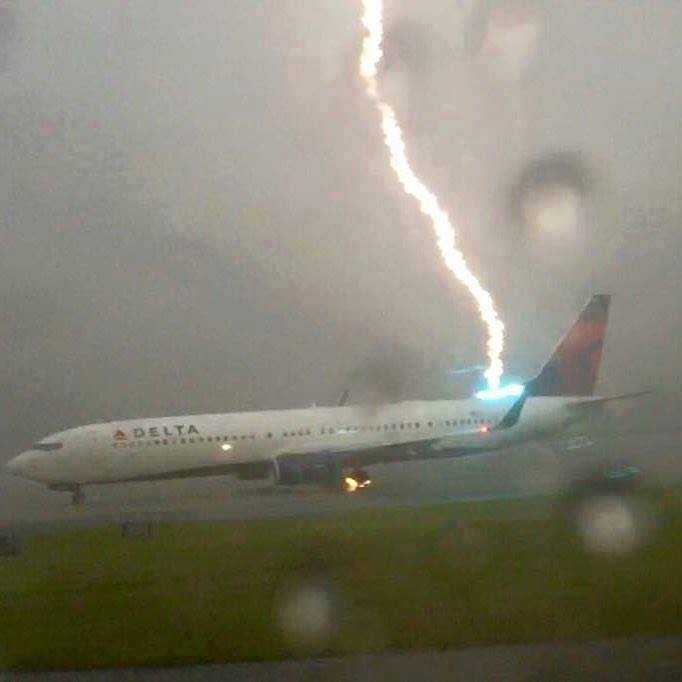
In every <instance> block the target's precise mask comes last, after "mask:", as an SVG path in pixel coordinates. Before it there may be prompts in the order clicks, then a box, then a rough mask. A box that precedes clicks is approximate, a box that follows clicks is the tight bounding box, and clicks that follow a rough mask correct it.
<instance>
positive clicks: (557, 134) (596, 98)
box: [0, 0, 682, 488]
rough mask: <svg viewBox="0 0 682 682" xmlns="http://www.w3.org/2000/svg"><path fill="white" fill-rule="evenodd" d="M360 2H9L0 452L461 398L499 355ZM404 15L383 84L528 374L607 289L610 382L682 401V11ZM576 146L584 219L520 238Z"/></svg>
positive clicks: (3, 44) (391, 17)
mask: <svg viewBox="0 0 682 682" xmlns="http://www.w3.org/2000/svg"><path fill="white" fill-rule="evenodd" d="M502 5H504V7H506V9H503V10H500V7H501V6H502ZM360 9H361V8H360V4H359V2H358V3H353V2H349V3H344V2H332V1H331V0H276V1H275V0H263V1H261V2H258V3H253V2H235V1H231V2H230V1H228V2H226V1H225V0H221V1H220V2H219V1H218V0H202V1H201V2H193V3H187V2H184V1H181V0H163V1H161V0H149V1H147V2H144V3H136V2H129V1H124V0H121V1H120V2H110V1H109V2H107V1H106V0H72V1H71V2H68V3H45V2H41V1H40V0H21V2H18V1H16V2H12V1H11V0H5V1H4V2H2V3H0V106H1V107H2V116H1V117H0V153H1V154H2V158H3V160H4V163H2V165H0V198H1V201H2V212H1V213H0V239H1V242H0V244H1V246H2V248H1V249H0V313H1V315H2V321H3V324H2V331H3V333H2V334H1V335H0V349H1V354H2V363H0V437H1V439H2V443H3V449H2V454H0V462H2V461H6V460H8V459H9V458H10V457H11V456H13V455H14V454H16V453H17V452H18V451H19V450H20V449H22V448H23V447H25V446H27V445H28V444H30V442H31V441H33V440H34V439H36V438H38V437H42V436H44V435H45V434H47V433H49V432H50V431H54V430H57V429H60V428H66V427H69V426H73V425H76V424H79V423H84V422H89V421H93V420H96V419H100V418H110V417H120V418H124V417H135V416H151V415H163V414H174V413H175V414H178V413H180V414H182V413H185V414H186V413H201V412H223V411H233V410H248V409H261V408H286V407H296V406H306V405H309V404H311V403H313V402H316V403H318V404H324V403H332V402H334V401H335V399H336V398H337V396H338V394H339V393H340V392H341V390H342V389H343V388H345V387H347V386H350V387H351V400H353V399H356V400H359V399H362V397H363V395H371V396H372V398H373V399H376V398H377V393H379V394H382V391H383V395H385V397H386V399H391V400H395V399H403V398H445V397H465V396H467V395H469V394H470V392H471V390H472V389H473V388H474V385H475V383H476V381H480V378H478V377H476V376H475V375H473V376H471V375H453V374H450V373H448V370H449V369H453V368H461V367H469V366H474V365H480V364H482V363H483V362H484V360H485V356H484V341H485V338H484V329H483V327H482V324H481V322H480V320H479V318H478V316H477V313H476V311H475V308H474V306H473V303H472V301H471V299H470V298H469V296H468V295H467V293H466V291H465V290H464V289H463V288H462V287H460V286H459V285H457V284H456V283H453V282H452V281H451V280H450V278H449V275H448V273H447V271H446V270H445V268H444V267H443V265H442V263H441V261H440V259H439V256H438V254H437V252H436V249H435V246H434V243H433V240H432V236H431V230H430V227H429V225H428V223H427V222H426V220H425V218H424V217H423V216H422V215H421V214H420V213H419V211H418V208H417V207H416V205H415V204H414V202H413V201H412V200H411V199H409V198H407V197H405V196H404V195H403V194H402V192H401V190H400V188H399V186H398V184H397V182H396V180H395V177H394V176H393V173H392V171H391V169H390V167H389V165H388V161H387V156H386V151H385V149H384V147H383V144H382V140H381V137H380V133H379V128H378V120H377V117H376V113H375V111H374V110H373V108H372V107H371V105H370V103H369V102H368V101H367V98H366V97H365V95H364V92H363V89H362V85H361V83H360V81H359V79H358V77H357V75H356V65H357V59H358V55H359V49H360V41H361V38H362V32H361V25H360V21H359V17H360ZM387 12H388V16H387V25H388V27H389V29H390V30H389V32H388V37H387V54H388V55H390V60H388V61H387V63H386V67H385V69H384V71H383V72H382V74H381V83H382V88H383V89H384V92H385V95H386V97H387V98H389V99H390V100H391V101H392V102H393V103H394V104H395V106H396V109H397V112H398V116H399V118H400V120H401V122H403V124H404V127H405V134H406V141H407V144H408V150H409V152H410V156H411V158H412V159H413V161H414V165H415V167H416V169H417V171H418V172H419V174H420V175H421V176H422V177H423V178H424V179H425V180H426V181H427V183H428V184H429V185H430V186H432V187H433V188H434V190H435V191H436V193H437V194H438V195H439V197H440V198H441V199H442V202H443V204H444V206H445V207H446V208H447V209H448V211H449V212H450V214H451V216H452V218H453V221H454V223H455V225H456V226H457V229H458V235H459V240H460V241H459V243H460V244H461V246H462V248H463V250H464V252H465V253H466V255H467V257H468V258H469V260H470V262H471V264H472V268H473V269H474V271H475V272H476V273H477V274H478V275H479V276H480V278H481V280H482V281H483V282H484V283H485V285H486V286H487V287H489V288H490V290H491V292H492V294H493V297H494V299H495V301H496V302H497V306H498V310H499V312H500V315H501V317H502V319H503V320H504V322H505V323H506V325H507V345H506V350H505V355H504V358H505V365H506V368H507V372H508V374H509V375H511V376H513V377H517V378H527V377H529V376H530V375H532V373H533V372H534V371H535V370H537V368H538V366H539V364H540V363H541V362H542V361H543V360H544V358H545V357H546V356H547V355H548V353H549V352H550V350H551V348H552V346H553V343H554V342H555V340H556V339H557V337H558V336H559V335H560V334H561V333H562V331H563V330H564V329H565V328H566V327H567V326H568V325H569V324H570V322H571V320H572V318H573V317H574V315H575V314H576V313H577V312H578V310H579V309H580V307H581V305H582V303H583V302H584V300H585V299H586V298H587V297H588V296H589V295H590V294H591V293H593V292H607V293H611V294H613V297H614V298H613V306H612V317H611V325H610V330H609V336H608V339H607V345H606V349H605V356H604V365H603V368H602V375H601V381H600V386H599V388H600V391H601V392H603V393H605V394H608V393H613V392H620V391H629V390H636V389H638V388H640V387H642V386H652V385H658V386H661V387H663V388H665V389H667V390H670V391H675V390H676V389H677V388H678V385H679V376H680V366H681V361H680V354H679V351H678V339H679V338H680V336H681V335H682V316H681V315H680V314H679V310H680V307H679V306H680V304H679V301H680V281H679V274H678V273H679V272H680V269H681V266H682V248H681V247H682V233H681V231H680V229H679V221H680V214H681V213H682V197H681V194H680V186H681V185H682V183H681V180H682V177H681V175H682V171H681V170H680V169H681V168H682V164H681V163H680V161H681V160H682V148H681V147H680V145H679V144H678V128H679V120H680V117H681V116H682V87H680V85H682V84H681V83H680V80H681V72H680V69H679V68H678V66H677V65H678V63H679V58H680V56H682V44H681V43H680V41H679V35H680V32H681V31H682V6H680V5H679V3H676V2H672V1H667V0H658V1H657V2H654V3H646V5H645V4H644V3H641V2H637V1H635V0H627V1H626V0H621V2H618V3H613V2H607V1H606V0H591V1H590V2H587V1H583V0H571V1H570V2H569V1H568V0H555V2H552V3H541V2H539V1H538V2H522V1H521V0H518V1H516V0H515V1H514V2H507V3H496V2H492V1H491V2H486V3H483V2H482V1H479V2H462V3H453V2H445V1H444V0H419V2H417V0H401V1H400V2H399V1H398V0H392V1H391V2H388V3H387ZM517 24H518V25H519V26H521V27H522V30H521V29H520V30H519V31H517V32H516V33H515V32H514V31H511V32H510V33H509V35H507V34H506V33H505V30H506V29H507V28H509V27H512V28H513V27H514V26H515V25H517ZM523 27H525V28H523ZM528 27H530V29H528ZM557 154H560V155H561V154H564V155H566V154H568V155H570V157H571V158H573V159H577V160H578V161H577V163H578V165H579V169H578V172H579V175H580V173H583V175H580V177H585V178H589V183H586V184H584V185H581V184H580V183H578V184H577V191H579V194H580V197H579V199H580V200H579V206H578V208H577V209H576V210H575V212H574V213H575V216H574V217H575V220H573V221H571V220H569V224H568V229H561V230H553V229H551V225H552V223H551V220H550V223H549V229H547V223H543V222H542V220H540V219H538V220H539V223H538V224H535V223H532V221H531V224H528V225H526V224H523V223H524V217H523V216H524V215H525V214H524V213H523V211H514V210H512V209H511V208H510V207H511V206H512V205H513V201H512V198H513V195H514V191H515V188H518V186H519V182H520V181H521V179H523V178H524V177H528V173H529V171H528V169H529V168H531V169H532V168H535V167H537V165H538V163H539V164H540V165H541V167H542V163H543V160H546V159H548V158H549V159H550V161H549V163H550V164H551V159H553V158H556V155H557ZM524 173H525V175H524ZM531 175H532V172H531ZM569 175H570V174H569ZM567 182H568V184H569V185H570V184H571V183H570V181H567ZM538 210H539V209H538ZM571 210H572V209H571ZM569 212H570V211H569ZM533 215H538V214H537V211H536V213H533ZM571 215H573V213H571ZM377 368H378V369H377ZM387 375H388V376H389V378H388V379H387V378H386V376H387ZM377 376H379V377H380V380H377V381H375V378H376V377H377ZM377 384H378V385H379V386H380V390H379V391H377V390H376V385H377ZM661 404H663V405H664V407H663V408H661V407H660V405H661ZM670 404H672V405H674V407H672V408H671V407H669V405H670ZM658 405H659V407H657V408H656V409H651V408H650V413H651V414H655V413H656V412H657V411H659V410H661V409H663V410H667V411H668V415H667V416H668V418H669V421H675V420H676V419H677V415H678V413H679V403H678V402H673V403H667V402H665V401H664V402H663V403H661V402H659V403H658ZM666 405H668V407H666ZM651 424H652V425H653V424H654V422H651ZM645 425H646V424H645ZM11 485H14V484H10V483H9V482H8V481H6V482H3V486H5V487H7V488H9V487H10V486H11ZM16 485H17V486H18V485H20V484H19V483H18V482H17V483H16Z"/></svg>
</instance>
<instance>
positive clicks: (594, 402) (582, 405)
mask: <svg viewBox="0 0 682 682" xmlns="http://www.w3.org/2000/svg"><path fill="white" fill-rule="evenodd" d="M655 392H656V391H655V389H653V388H649V389H647V390H644V391H635V392H634V393H621V395H613V396H609V397H607V398H592V399H590V400H581V401H580V402H576V403H570V404H569V405H567V407H568V408H569V409H572V410H590V409H592V408H597V407H600V406H601V405H604V404H605V403H614V402H617V401H619V400H632V399H633V398H640V397H641V396H643V395H651V394H652V393H655Z"/></svg>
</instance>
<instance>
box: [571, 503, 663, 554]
mask: <svg viewBox="0 0 682 682" xmlns="http://www.w3.org/2000/svg"><path fill="white" fill-rule="evenodd" d="M577 528H578V534H579V535H580V537H581V539H582V541H583V544H584V546H585V549H587V550H588V551H589V552H593V553H595V554H609V555H612V556H624V555H627V554H631V553H632V552H634V551H635V550H637V549H639V548H640V547H641V546H642V545H643V544H644V542H645V541H646V539H647V537H648V536H649V535H650V533H651V531H652V521H651V516H650V514H648V513H647V510H646V509H645V508H644V507H643V506H642V505H641V504H636V503H635V501H634V500H632V499H629V498H626V497H624V496H622V495H602V496H596V497H591V498H588V499H587V500H585V501H584V502H583V503H582V504H581V505H580V507H579V509H578V515H577Z"/></svg>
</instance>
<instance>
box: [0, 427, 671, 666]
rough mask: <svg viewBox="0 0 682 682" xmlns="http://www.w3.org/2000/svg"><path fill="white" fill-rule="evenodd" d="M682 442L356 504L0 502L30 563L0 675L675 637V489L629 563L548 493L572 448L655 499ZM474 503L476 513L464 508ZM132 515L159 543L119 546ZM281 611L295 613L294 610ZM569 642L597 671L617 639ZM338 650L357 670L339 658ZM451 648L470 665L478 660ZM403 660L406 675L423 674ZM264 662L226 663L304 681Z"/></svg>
mask: <svg viewBox="0 0 682 682" xmlns="http://www.w3.org/2000/svg"><path fill="white" fill-rule="evenodd" d="M679 444H680V440H679V435H678V434H675V435H670V434H666V435H660V437H658V438H653V437H652V436H651V435H650V434H649V435H647V436H646V437H645V438H639V439H638V438H637V437H635V436H629V437H628V438H627V440H623V441H621V442H618V441H615V440H614V439H609V440H608V442H607V441H602V442H601V443H600V442H597V443H596V445H595V446H594V447H592V449H591V450H590V448H587V451H584V450H580V451H579V452H578V451H576V452H573V451H571V450H565V451H564V452H563V453H560V454H559V455H550V454H549V453H548V452H546V451H543V450H533V451H518V452H508V453H500V454H499V455H494V456H493V455H491V456H486V457H479V458H475V459H470V460H461V461H453V462H449V463H446V462H443V463H437V464H416V463H415V464H406V465H400V466H397V467H385V468H381V467H378V468H377V469H376V473H377V476H376V482H377V485H376V487H375V489H373V490H371V489H370V490H368V491H366V493H368V494H361V495H354V496H350V497H349V496H335V495H330V494H323V493H320V492H317V491H314V490H310V489H274V490H272V489H266V488H263V486H262V485H259V484H250V485H247V486H244V485H243V484H237V483H235V482H234V481H231V480H230V479H204V480H199V481H179V482H176V483H170V484H169V483H164V484H151V485H142V484H140V485H136V486H120V487H102V488H93V489H91V490H89V491H88V493H89V497H88V502H87V503H86V505H85V506H84V507H81V508H73V507H72V506H70V505H69V503H68V498H67V497H66V496H64V495H60V494H58V493H47V492H45V491H43V490H40V489H31V491H30V493H29V494H28V495H25V494H24V495H23V496H22V498H21V499H24V500H26V502H25V503H23V505H18V506H14V507H13V506H11V505H8V504H7V498H5V500H4V506H3V507H2V508H1V511H2V516H1V517H0V518H1V519H2V525H3V527H4V528H5V529H14V530H16V531H17V532H18V533H19V535H20V537H21V539H22V542H23V552H22V554H21V555H20V556H19V557H15V558H8V559H4V560H2V562H1V563H0V584H1V585H2V586H3V589H2V594H1V595H0V600H1V602H2V604H1V608H0V621H1V622H0V633H4V634H2V641H0V660H1V661H2V666H0V667H5V668H8V669H14V670H19V669H24V670H25V669H33V670H36V669H38V670H46V669H53V670H54V669H65V668H72V667H78V668H91V667H96V668H102V667H105V668H106V667H111V666H131V665H133V666H134V665H138V666H165V665H168V664H176V665H177V664H189V663H196V662H207V661H208V662H226V661H240V662H244V661H259V660H260V661H265V660H281V659H290V658H292V657H294V658H306V660H309V659H308V657H310V656H320V655H322V656H324V657H325V660H326V661H327V662H322V663H317V664H312V663H311V664H309V668H306V669H312V670H313V671H314V670H318V671H320V670H324V669H327V670H330V668H329V666H330V665H331V666H334V665H335V666H336V667H335V668H334V670H337V671H343V670H350V668H347V667H344V666H346V665H348V666H352V665H353V664H352V661H353V660H355V661H356V662H357V661H362V660H364V661H365V662H367V661H370V662H371V661H374V665H377V666H379V669H381V666H387V668H385V669H387V670H388V669H391V667H392V666H393V667H395V666H396V665H397V666H399V667H400V666H401V665H402V664H400V663H396V662H395V661H396V660H398V661H399V660H402V659H401V658H400V656H403V654H395V655H394V654H386V655H385V656H384V654H381V655H379V657H378V658H377V657H373V655H374V654H377V652H386V651H389V652H391V651H395V650H420V651H424V650H432V649H437V650H443V649H449V648H451V647H455V648H460V647H467V648H469V647H474V648H473V649H472V651H478V652H487V651H490V652H491V653H490V657H488V656H487V655H486V654H484V653H483V654H480V655H481V661H488V664H489V665H492V664H491V663H490V661H495V660H498V662H499V661H501V660H508V661H512V662H513V661H514V660H519V659H518V656H521V658H524V655H520V654H518V652H519V649H517V648H515V647H512V648H509V647H507V645H509V644H521V643H528V642H534V643H541V642H547V641H553V642H556V641H566V640H569V641H570V640H580V641H582V642H585V641H586V640H599V639H602V638H610V637H623V636H628V637H629V636H638V637H640V638H641V637H642V636H645V637H647V638H649V637H653V636H656V637H660V636H661V635H666V634H672V635H679V633H680V632H682V617H681V616H680V614H682V577H681V576H682V563H681V562H682V555H681V554H680V552H679V538H680V537H681V536H682V497H680V495H679V493H677V492H675V493H671V492H667V493H665V494H664V495H660V496H659V495H658V494H655V499H656V500H658V501H659V502H661V504H663V505H664V507H665V514H664V515H663V516H662V517H661V518H663V519H664V523H662V524H661V526H660V528H659V529H658V530H657V532H656V534H655V539H654V540H653V541H652V542H651V543H649V544H648V545H647V546H646V547H645V548H644V549H643V550H642V551H640V552H637V553H636V555H635V556H630V557H608V556H607V557H604V556H601V557H595V556H591V555H588V554H586V553H585V552H584V550H583V549H582V547H581V545H580V542H579V541H578V540H577V539H576V537H575V536H574V535H573V534H572V533H571V532H570V531H569V530H567V529H566V528H565V527H563V526H561V525H557V521H556V515H555V513H554V511H555V509H556V507H555V505H554V503H553V501H552V499H553V498H552V497H551V495H552V494H553V493H556V492H557V490H559V489H560V485H561V480H562V479H563V478H564V477H565V473H566V469H567V467H566V461H567V460H566V459H565V458H566V457H567V456H568V457H571V460H570V462H571V469H572V470H573V471H579V470H582V469H590V468H593V467H598V466H601V464H602V463H603V462H605V461H616V460H619V461H627V462H629V463H634V464H637V466H639V467H640V468H642V470H643V471H644V472H645V474H649V475H648V480H649V481H650V483H651V485H652V486H653V487H654V488H660V486H661V485H663V484H666V485H668V486H670V485H671V484H677V483H678V482H679V481H680V452H681V451H682V450H681V449H680V447H679ZM562 458H564V459H562ZM27 485H28V486H30V485H31V484H27ZM678 489H679V488H678ZM472 498H476V499H478V500H479V501H477V502H472V501H469V502H465V501H463V500H465V499H469V500H471V499H472ZM131 518H134V519H137V520H151V521H153V522H154V525H153V528H152V534H151V537H148V538H147V537H130V538H123V537H121V527H120V521H121V520H122V519H131ZM43 531H51V532H43ZM297 595H298V596H297ZM299 598H300V599H301V600H302V604H299V605H298V606H297V605H296V599H299ZM291 600H293V602H292V601H291ZM320 600H322V606H320ZM325 604H326V606H325ZM310 609H312V612H311V611H310ZM288 611H289V612H291V613H293V614H294V616H291V613H290V616H286V615H284V616H283V615H282V614H286V613H287V612H288ZM321 612H322V613H323V614H326V615H325V616H324V618H323V617H322V615H320V614H321ZM291 617H293V620H294V622H295V621H296V620H300V619H302V620H303V622H304V623H306V622H307V623H308V625H310V624H311V623H312V625H313V626H315V624H316V623H317V624H318V625H319V623H320V619H322V621H324V619H325V618H326V619H327V621H328V622H327V625H325V626H324V627H323V630H325V628H327V629H326V630H325V634H324V636H323V637H321V638H318V637H317V636H316V635H314V634H313V636H311V635H310V633H307V634H306V632H305V629H304V631H303V634H302V635H301V631H300V630H299V631H298V634H296V627H295V626H294V634H293V635H292V633H291V632H287V628H286V627H285V626H284V625H283V623H285V622H286V621H287V618H289V620H291ZM639 641H640V644H638V645H636V646H639V647H640V648H642V647H643V648H644V649H645V650H646V651H645V653H644V654H642V655H643V656H644V659H646V657H647V656H649V659H650V660H651V661H652V665H654V662H655V660H658V663H660V664H661V665H663V667H665V665H668V664H670V665H671V666H674V665H676V666H677V667H676V668H675V669H676V670H677V671H679V670H680V668H681V666H682V663H680V662H679V661H677V662H676V663H674V662H672V659H671V658H670V656H669V655H668V654H665V655H664V653H662V654H661V657H659V658H656V657H655V656H654V655H653V654H652V653H651V652H652V651H659V650H660V651H661V652H669V651H672V650H673V647H672V645H671V644H670V642H671V640H670V639H669V638H663V639H657V640H656V642H657V643H652V640H650V639H645V640H641V639H640V640H639ZM642 641H643V642H644V644H641V642H642ZM481 645H485V647H486V648H481ZM491 645H494V646H495V648H493V649H488V648H487V647H488V646H491ZM499 645H504V647H503V648H502V649H500V648H499ZM556 646H559V649H560V650H561V645H556ZM566 646H568V647H569V649H568V650H569V651H573V654H574V655H575V656H577V659H576V660H578V661H583V662H584V664H585V665H586V666H587V667H588V668H589V667H590V666H593V667H594V665H596V662H595V660H593V659H594V655H596V656H597V659H600V660H602V663H604V662H605V661H606V660H607V659H609V655H608V653H605V652H608V651H609V647H610V646H611V645H610V644H608V645H607V644H605V645H603V647H602V648H599V646H602V645H599V646H598V647H597V649H594V647H593V648H590V646H588V645H585V646H587V649H588V650H589V651H588V653H583V654H581V653H579V652H578V651H577V650H575V649H571V648H570V647H571V646H574V645H566ZM576 646H577V645H576ZM615 646H616V649H617V650H618V651H620V652H621V654H620V655H621V659H623V660H625V659H627V655H626V654H625V649H624V648H623V647H622V646H620V647H619V645H617V644H616V645H615ZM633 646H635V645H633ZM604 647H605V648H604ZM534 651H535V649H534ZM594 651H598V652H600V653H598V654H594ZM647 651H648V652H649V653H646V652H647ZM495 652H497V653H495ZM500 652H505V653H500ZM589 652H592V653H589ZM369 654H372V656H369V658H367V656H368V655H369ZM334 655H342V656H344V657H345V658H344V659H343V661H346V662H343V661H338V660H337V662H336V663H334V662H333V661H334V660H335V659H333V658H332V659H329V660H327V657H329V656H331V657H333V656H334ZM377 655H378V654H377ZM424 655H426V654H424ZM432 655H433V656H434V657H435V658H434V659H433V660H434V663H433V665H434V666H436V667H438V665H441V666H447V665H450V664H449V663H446V662H444V661H447V660H450V659H448V658H447V656H448V655H450V654H432ZM451 655H452V656H455V659H453V660H458V661H461V665H463V666H466V665H473V663H472V659H470V658H469V659H467V658H466V652H461V651H458V652H454V653H453V654H451ZM358 656H360V658H357V657H358ZM415 656H417V657H418V656H419V654H415ZM444 656H445V658H443V657H444ZM496 656H498V657H502V658H497V659H496ZM529 656H530V659H532V656H533V655H531V654H529ZM666 656H667V658H666ZM348 657H350V658H348ZM363 657H364V658H363ZM396 657H398V658H396ZM458 657H459V658H458ZM462 657H464V658H462ZM591 657H592V658H591ZM530 659H529V660H530ZM644 659H642V660H644ZM409 660H410V661H412V663H410V662H407V660H406V662H405V670H407V669H409V666H410V665H416V663H415V661H417V658H411V659H409ZM419 660H420V661H421V660H422V659H419ZM467 660H468V661H469V662H468V663H467V662H466V661H467ZM557 660H559V659H557ZM609 660H610V659H609ZM329 661H331V662H329ZM438 661H440V663H438ZM589 661H592V663H590V662H589ZM661 661H663V663H661ZM422 663H424V661H422ZM610 663H611V664H615V661H613V660H610ZM424 664H425V665H428V664H426V663H424ZM253 665H254V666H256V664H255V663H254V664H253ZM258 665H268V666H275V667H268V668H262V667H261V668H258V667H254V668H249V669H250V670H251V672H246V668H245V669H243V670H242V669H241V668H239V666H238V667H237V668H230V670H232V671H234V672H235V674H236V675H237V677H235V679H240V678H239V677H238V673H239V670H242V672H243V674H244V675H247V676H246V677H243V678H242V679H267V678H268V676H269V675H272V676H278V675H280V674H281V675H286V674H289V675H295V673H294V672H293V671H294V670H295V669H296V668H295V664H294V663H293V662H292V663H281V664H275V663H271V664H258ZM278 665H279V666H284V668H282V667H280V668H277V666H278ZM453 665H454V663H453ZM458 665H459V663H458ZM482 665H483V663H482ZM510 665H511V663H510ZM538 665H539V664H538ZM558 665H559V664H558ZM287 666H290V667H289V668H287ZM291 666H294V667H293V668H292V667H291ZM310 666H312V667H310ZM325 666H326V667H325ZM247 668H248V666H247ZM483 669H484V668H481V670H483ZM671 669H672V668H671ZM183 670H184V668H183ZM287 670H288V671H289V672H287ZM259 671H260V673H259ZM268 671H270V672H268ZM277 671H279V672H277ZM102 674H104V673H102ZM159 674H161V673H159ZM230 674H232V673H230ZM339 674H341V673H339ZM343 674H346V673H343ZM347 674H348V675H351V673H350V672H348V673H347ZM538 674H540V673H538ZM248 675H255V677H253V676H252V677H248ZM353 677H354V678H355V677H357V676H356V675H353ZM293 678H294V677H292V679H293ZM273 679H274V677H273ZM278 679H279V677H278ZM311 679H316V678H314V676H313V678H311ZM328 679H333V677H331V678H328ZM339 679H342V677H339ZM367 679H369V678H367ZM405 679H407V678H405ZM518 679H526V678H522V677H519V678H518ZM528 679H531V678H528ZM542 679H551V678H550V677H549V676H548V675H545V676H543V677H542ZM557 679H562V678H561V677H559V678H557ZM593 679H597V678H596V677H595V678H593ZM599 679H601V678H599ZM620 679H627V677H625V678H620ZM630 679H636V678H630ZM670 679H674V677H672V678H670Z"/></svg>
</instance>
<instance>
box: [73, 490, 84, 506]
mask: <svg viewBox="0 0 682 682" xmlns="http://www.w3.org/2000/svg"><path fill="white" fill-rule="evenodd" d="M84 501H85V493H84V492H83V489H82V488H81V487H80V486H79V485H76V486H74V487H73V489H72V490H71V504H72V505H73V506H74V507H78V506H80V505H81V504H83V502H84Z"/></svg>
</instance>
